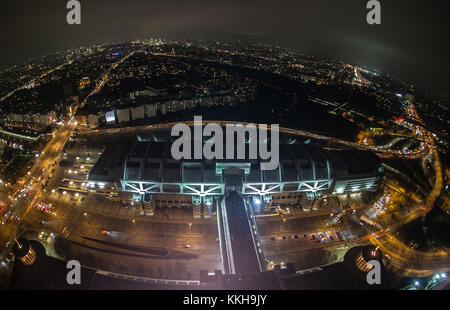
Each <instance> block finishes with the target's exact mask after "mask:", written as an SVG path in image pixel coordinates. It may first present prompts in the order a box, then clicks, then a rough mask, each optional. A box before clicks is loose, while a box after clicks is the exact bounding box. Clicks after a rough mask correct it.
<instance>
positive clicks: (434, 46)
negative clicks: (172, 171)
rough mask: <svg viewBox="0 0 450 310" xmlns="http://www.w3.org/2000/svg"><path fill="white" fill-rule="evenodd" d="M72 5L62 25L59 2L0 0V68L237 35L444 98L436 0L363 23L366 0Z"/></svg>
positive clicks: (393, 8)
mask: <svg viewBox="0 0 450 310" xmlns="http://www.w3.org/2000/svg"><path fill="white" fill-rule="evenodd" d="M80 2H81V6H82V9H81V25H68V24H67V23H66V14H67V12H68V10H67V9H66V3H67V1H58V2H57V1H45V2H44V3H40V2H37V1H30V0H17V1H14V3H11V2H7V3H1V4H0V7H1V10H0V16H1V25H2V29H4V31H3V33H2V37H1V38H2V40H1V49H2V55H3V57H2V58H1V60H0V68H2V69H6V68H8V67H10V66H13V65H15V64H19V63H22V62H24V61H26V60H28V59H32V58H39V57H41V56H44V55H47V54H51V53H53V52H56V51H59V50H65V49H72V48H76V47H79V46H90V45H94V44H102V43H105V42H113V41H114V42H116V41H130V40H134V39H146V38H149V37H162V38H169V39H170V38H175V37H178V38H184V39H185V38H194V39H199V38H206V39H207V38H213V37H216V38H217V39H219V40H221V39H222V40H223V39H230V38H232V37H235V36H239V37H242V36H243V37H251V38H253V39H255V38H256V39H257V40H258V41H260V42H263V43H267V44H271V45H280V46H283V47H287V48H293V49H296V50H300V51H305V52H307V53H309V54H312V55H317V56H324V57H328V58H333V59H341V60H344V61H346V62H350V63H360V64H363V65H365V66H368V67H370V68H374V69H378V70H381V71H384V72H386V73H391V74H393V75H396V76H398V77H400V78H404V79H405V81H407V82H413V83H415V84H416V86H418V87H419V88H423V89H426V90H430V91H432V92H436V93H437V92H442V93H445V94H446V95H447V96H450V86H449V84H448V83H447V81H448V77H449V74H448V72H450V60H449V57H448V55H449V54H450V50H449V44H448V42H447V40H446V37H447V35H446V30H447V29H449V21H448V20H447V18H446V12H447V11H448V10H447V8H448V6H449V5H448V3H446V2H444V1H433V3H424V2H414V3H413V2H411V1H406V0H398V1H395V3H393V2H392V1H391V2H386V1H381V9H382V14H381V25H372V26H370V25H368V24H367V23H366V12H367V9H366V3H367V1H365V0H364V1H359V0H346V1H339V3H337V2H336V1H332V0H323V1H311V0H308V1H306V0H298V1H277V2H276V3H275V2H270V1H264V2H261V1H258V2H256V1H246V2H242V1H227V2H226V3H222V2H218V1H190V2H189V3H185V2H180V1H173V0H172V1H171V0H168V1H165V2H163V3H161V2H155V1H141V0H135V1H130V2H127V3H126V4H125V3H124V2H121V1H117V0H111V1H105V0H98V1H95V2H92V1H83V0H80Z"/></svg>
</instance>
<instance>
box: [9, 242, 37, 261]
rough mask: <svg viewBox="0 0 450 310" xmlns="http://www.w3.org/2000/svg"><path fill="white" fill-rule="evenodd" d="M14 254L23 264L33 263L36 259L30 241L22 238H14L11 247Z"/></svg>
mask: <svg viewBox="0 0 450 310" xmlns="http://www.w3.org/2000/svg"><path fill="white" fill-rule="evenodd" d="M13 252H14V255H16V257H17V258H19V259H20V261H21V262H22V263H23V264H24V265H27V266H29V265H33V264H34V262H35V260H36V252H35V250H34V249H33V247H32V246H31V245H30V242H29V241H28V240H26V239H24V238H20V239H19V240H15V244H14V247H13Z"/></svg>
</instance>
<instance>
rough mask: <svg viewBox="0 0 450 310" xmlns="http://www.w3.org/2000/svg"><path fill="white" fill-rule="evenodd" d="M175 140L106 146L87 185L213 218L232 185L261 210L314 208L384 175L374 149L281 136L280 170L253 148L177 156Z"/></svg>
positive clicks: (149, 206) (129, 200)
mask: <svg viewBox="0 0 450 310" xmlns="http://www.w3.org/2000/svg"><path fill="white" fill-rule="evenodd" d="M173 140H174V138H171V137H170V136H167V133H166V135H165V136H164V135H162V136H151V137H146V138H142V137H138V139H137V140H136V141H128V142H125V143H119V142H118V144H115V145H106V146H105V150H104V151H103V153H102V155H101V156H100V158H99V159H98V161H97V162H96V164H95V166H94V167H93V169H92V170H91V172H90V174H89V177H88V184H87V185H88V190H90V191H97V193H98V192H103V193H104V194H105V196H111V197H112V196H114V197H116V198H117V199H120V200H121V201H122V202H123V203H126V204H132V205H135V206H142V207H144V208H145V209H146V210H148V213H149V214H152V212H153V210H154V208H155V207H172V206H177V207H180V206H181V207H193V210H194V211H193V212H194V217H200V216H201V215H202V214H203V216H205V217H207V216H210V215H211V209H212V206H213V205H214V204H216V203H218V202H219V201H220V200H221V199H222V198H223V196H224V194H225V193H226V192H227V191H230V190H233V191H236V192H238V193H240V194H241V195H243V196H244V197H246V198H248V199H250V200H251V202H252V204H253V208H254V209H262V208H264V209H265V210H266V211H267V210H269V209H271V208H274V207H276V206H279V205H282V206H283V205H296V206H299V207H302V208H303V209H304V210H305V211H309V210H311V209H316V208H320V205H321V204H322V203H323V199H324V198H326V197H328V196H330V195H346V194H355V193H361V192H364V191H373V190H376V189H377V187H378V185H379V181H380V179H381V176H382V172H383V168H382V167H381V161H380V159H379V158H378V157H377V156H376V155H375V154H374V153H372V152H369V151H360V150H341V149H338V150H336V149H327V148H324V147H320V146H317V145H314V144H313V143H309V142H310V141H307V142H304V141H297V139H296V138H295V137H292V136H287V137H286V136H282V137H280V145H279V165H278V167H277V168H276V169H274V170H261V159H248V153H249V152H248V147H247V150H246V151H247V152H246V154H245V155H246V158H247V159H239V160H227V159H223V160H206V159H190V160H184V159H182V160H175V159H173V157H172V155H171V145H172V141H173ZM247 145H248V144H247ZM191 149H192V150H193V149H194V148H193V147H192V148H191ZM234 150H235V151H236V146H235V148H234ZM223 151H224V154H225V153H226V145H224V150H223ZM236 157H237V156H236ZM236 157H235V158H236ZM191 158H193V156H192V157H191Z"/></svg>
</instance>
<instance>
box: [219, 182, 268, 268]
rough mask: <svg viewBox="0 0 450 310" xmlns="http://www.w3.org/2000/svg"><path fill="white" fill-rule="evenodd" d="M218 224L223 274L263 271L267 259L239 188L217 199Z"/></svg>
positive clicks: (248, 204)
mask: <svg viewBox="0 0 450 310" xmlns="http://www.w3.org/2000/svg"><path fill="white" fill-rule="evenodd" d="M217 224H218V226H219V227H218V228H219V242H220V253H221V256H222V264H223V268H224V272H225V274H244V273H246V274H248V273H255V272H262V271H266V260H265V258H264V253H263V251H262V248H261V245H260V242H259V237H258V229H257V226H256V222H255V217H254V215H253V211H252V208H251V206H250V203H249V201H248V200H246V199H245V198H244V197H243V196H242V195H241V194H239V193H238V192H235V191H229V192H227V193H226V194H225V196H224V198H223V199H222V200H221V201H220V202H218V208H217Z"/></svg>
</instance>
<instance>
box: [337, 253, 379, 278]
mask: <svg viewBox="0 0 450 310" xmlns="http://www.w3.org/2000/svg"><path fill="white" fill-rule="evenodd" d="M382 259H383V253H382V252H381V250H380V249H379V248H378V247H375V246H374V245H367V246H358V247H354V248H351V249H350V250H348V251H347V253H346V254H345V256H344V264H345V266H346V267H347V270H348V271H350V272H351V274H353V276H354V277H355V278H359V279H361V280H363V281H365V280H366V276H367V273H368V272H369V271H371V270H372V269H373V268H374V267H375V266H374V265H372V264H370V263H369V262H370V261H372V260H375V261H378V262H379V263H380V265H383V262H382Z"/></svg>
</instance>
